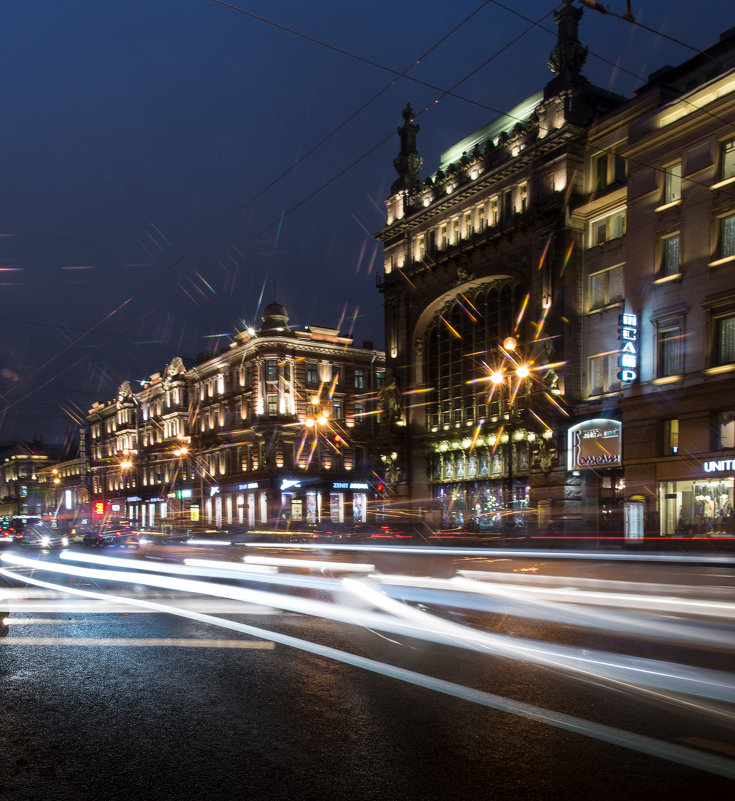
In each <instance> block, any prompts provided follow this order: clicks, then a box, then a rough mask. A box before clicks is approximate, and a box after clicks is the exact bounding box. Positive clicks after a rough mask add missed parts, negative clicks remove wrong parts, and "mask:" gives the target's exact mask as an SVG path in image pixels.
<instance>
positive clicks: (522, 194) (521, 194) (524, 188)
mask: <svg viewBox="0 0 735 801" xmlns="http://www.w3.org/2000/svg"><path fill="white" fill-rule="evenodd" d="M527 206H528V184H527V183H522V184H521V185H520V186H519V187H518V207H517V208H516V211H518V212H520V213H523V212H525V210H526V208H527Z"/></svg>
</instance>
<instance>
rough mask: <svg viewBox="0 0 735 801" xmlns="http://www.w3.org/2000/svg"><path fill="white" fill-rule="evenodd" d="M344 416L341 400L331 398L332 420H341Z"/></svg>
mask: <svg viewBox="0 0 735 801" xmlns="http://www.w3.org/2000/svg"><path fill="white" fill-rule="evenodd" d="M343 416H344V412H343V407H342V401H341V400H333V401H332V418H333V419H334V420H341V419H342V417H343Z"/></svg>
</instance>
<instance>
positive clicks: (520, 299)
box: [376, 4, 622, 530]
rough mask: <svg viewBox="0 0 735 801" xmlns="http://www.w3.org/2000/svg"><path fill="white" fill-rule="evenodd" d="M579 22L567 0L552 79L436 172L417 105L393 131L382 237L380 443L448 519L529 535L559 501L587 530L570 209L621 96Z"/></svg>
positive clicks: (405, 490)
mask: <svg viewBox="0 0 735 801" xmlns="http://www.w3.org/2000/svg"><path fill="white" fill-rule="evenodd" d="M580 16H581V10H580V9H575V8H573V7H572V6H571V5H570V4H567V5H565V6H564V8H563V9H562V10H561V11H560V12H559V13H558V14H557V15H556V20H557V25H558V32H559V35H558V42H557V45H556V47H555V48H554V49H553V51H552V53H551V57H550V60H549V63H550V65H553V69H554V71H555V72H556V77H554V78H553V79H552V80H551V81H550V82H549V83H548V84H547V86H546V87H545V88H544V89H542V90H541V91H539V92H537V93H536V94H534V95H533V96H531V97H530V98H528V99H526V100H525V101H523V102H522V103H520V104H519V105H518V106H516V107H515V108H513V109H512V110H511V111H509V112H508V113H507V114H506V115H504V116H502V117H501V118H499V119H497V120H495V121H494V122H492V123H490V124H489V125H487V126H485V127H484V128H482V129H480V130H479V131H476V132H475V133H473V134H471V135H470V136H468V137H466V138H465V139H463V140H462V141H461V142H459V143H458V144H457V145H455V146H454V147H452V148H450V149H449V150H447V151H446V152H445V153H444V154H443V156H442V158H441V164H440V165H439V167H438V169H436V170H435V171H434V172H433V173H432V175H431V176H430V177H429V178H427V179H426V180H421V179H419V178H418V172H419V170H420V168H421V166H422V163H423V160H422V159H421V157H420V156H419V155H418V152H417V149H416V135H417V132H418V126H417V125H416V124H415V123H414V122H413V112H412V111H411V109H410V107H408V108H407V109H406V110H405V111H404V113H403V117H404V122H403V125H402V126H401V128H399V134H400V138H401V150H400V153H399V155H398V157H397V158H396V160H395V162H394V164H395V168H396V171H397V172H398V175H399V177H398V179H397V180H396V181H395V183H394V184H393V186H392V189H391V195H390V197H389V199H388V201H387V206H388V219H387V225H386V226H385V227H384V228H383V229H382V230H381V231H379V232H378V233H377V234H376V236H377V238H378V239H379V240H380V241H381V242H382V243H383V245H384V254H385V262H384V264H385V273H384V277H383V279H382V282H381V284H380V289H381V291H382V292H383V294H384V296H385V331H386V371H390V372H391V373H392V374H393V375H394V376H395V377H396V380H397V382H398V385H399V388H400V394H401V398H402V400H403V405H404V407H405V408H404V409H403V411H402V414H401V417H400V419H397V420H394V421H393V423H391V424H390V425H391V426H392V429H393V430H391V431H386V430H385V425H384V436H385V438H386V442H385V443H384V445H383V449H384V450H385V451H386V452H387V451H388V448H390V449H391V450H392V451H394V452H395V454H396V458H395V459H394V460H393V462H392V465H391V466H392V468H393V472H392V479H393V480H392V481H391V482H390V483H391V489H392V491H393V492H394V493H395V494H396V495H397V496H398V497H403V498H407V499H410V501H411V502H412V503H414V504H417V505H418V506H422V505H423V506H424V507H425V506H426V505H427V504H429V502H430V505H433V506H434V507H435V508H440V509H441V517H442V521H441V522H442V524H443V525H445V526H452V525H461V526H462V525H464V526H469V527H472V526H477V527H487V528H498V529H501V528H505V527H511V526H509V524H511V523H512V524H513V525H512V528H513V529H514V530H526V529H527V527H528V523H529V516H530V512H531V510H533V514H534V516H535V515H536V514H541V515H542V519H546V517H548V513H549V510H550V509H552V508H553V512H554V513H555V514H556V515H558V516H559V518H561V517H564V518H565V519H566V520H567V521H574V522H576V523H577V524H581V519H580V515H581V513H582V510H581V481H580V477H579V476H578V475H572V474H571V473H569V472H568V471H567V470H566V465H565V462H564V458H563V452H564V448H565V437H566V419H567V418H566V414H567V413H568V410H569V409H570V408H573V406H574V405H575V404H576V403H577V402H578V401H579V400H580V399H581V393H582V386H581V380H580V379H581V377H580V371H579V368H578V364H579V348H580V336H579V334H580V331H579V323H578V311H579V309H578V294H579V293H578V288H579V282H580V270H581V264H582V260H581V254H580V248H579V247H578V244H579V243H578V232H577V230H576V229H575V228H574V227H573V226H572V225H571V223H570V220H569V208H570V203H571V202H573V200H574V199H576V198H577V197H578V196H580V195H581V194H582V192H583V169H582V166H583V161H584V145H585V140H586V137H587V129H588V127H589V125H590V123H591V122H592V120H593V119H595V118H596V117H598V116H599V115H601V114H604V113H606V112H608V111H610V110H611V109H613V108H615V107H617V106H618V105H620V103H621V102H622V98H620V97H618V96H616V95H613V94H611V93H610V92H607V91H606V90H603V89H599V88H597V87H594V86H592V85H591V84H590V83H589V82H588V81H587V80H586V79H585V78H584V77H583V76H582V75H581V73H580V70H581V67H582V65H583V63H584V59H585V55H586V49H585V48H583V47H582V46H581V45H580V43H579V41H578V39H577V26H578V22H579V17H580ZM510 336H513V337H515V339H516V340H517V347H516V348H514V349H508V348H505V347H504V346H503V343H504V340H505V339H506V338H507V337H510ZM522 364H528V365H530V375H529V376H528V377H527V378H524V379H520V378H518V377H517V375H516V370H517V368H518V367H519V366H520V365H522ZM552 365H554V366H552ZM501 368H503V369H504V371H505V372H504V380H503V381H498V382H497V384H493V382H492V380H491V377H492V376H493V374H495V373H496V372H497V371H498V370H499V369H501ZM396 423H401V424H403V425H396ZM389 440H393V441H394V442H396V441H397V442H398V443H399V445H398V446H396V445H395V444H394V445H391V443H390V441H389ZM389 478H390V476H389ZM511 507H512V508H513V510H514V511H515V513H516V514H515V515H513V516H511V515H509V514H508V511H509V509H510V508H511ZM534 519H535V518H534Z"/></svg>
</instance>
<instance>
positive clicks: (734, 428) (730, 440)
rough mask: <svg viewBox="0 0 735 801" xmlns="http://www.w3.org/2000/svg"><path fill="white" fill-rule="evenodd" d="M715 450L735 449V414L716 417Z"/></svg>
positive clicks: (727, 413)
mask: <svg viewBox="0 0 735 801" xmlns="http://www.w3.org/2000/svg"><path fill="white" fill-rule="evenodd" d="M714 429H715V431H714V433H715V450H723V449H725V448H727V449H730V448H735V412H720V413H719V414H717V415H715V424H714Z"/></svg>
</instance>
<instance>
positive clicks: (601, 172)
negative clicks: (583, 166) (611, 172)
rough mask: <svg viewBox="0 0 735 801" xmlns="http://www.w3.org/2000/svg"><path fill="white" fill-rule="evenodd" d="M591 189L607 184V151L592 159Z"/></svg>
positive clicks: (600, 187)
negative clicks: (592, 182)
mask: <svg viewBox="0 0 735 801" xmlns="http://www.w3.org/2000/svg"><path fill="white" fill-rule="evenodd" d="M592 180H593V181H594V184H593V189H596V190H598V189H604V188H605V187H606V186H607V153H602V154H601V155H599V156H595V158H593V159H592Z"/></svg>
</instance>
